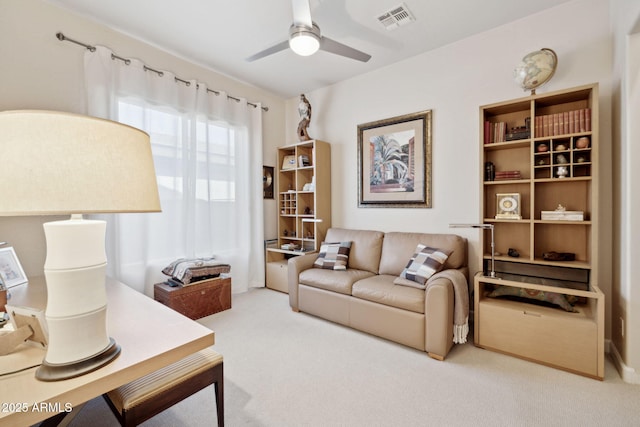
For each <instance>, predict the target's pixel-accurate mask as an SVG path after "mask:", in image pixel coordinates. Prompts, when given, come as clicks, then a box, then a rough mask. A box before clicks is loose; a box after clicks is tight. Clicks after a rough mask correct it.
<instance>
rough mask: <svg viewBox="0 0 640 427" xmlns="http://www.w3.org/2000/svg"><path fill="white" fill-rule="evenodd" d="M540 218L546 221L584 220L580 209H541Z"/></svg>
mask: <svg viewBox="0 0 640 427" xmlns="http://www.w3.org/2000/svg"><path fill="white" fill-rule="evenodd" d="M540 219H542V220H547V221H584V212H582V211H558V210H555V211H542V212H541V213H540Z"/></svg>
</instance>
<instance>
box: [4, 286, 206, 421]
mask: <svg viewBox="0 0 640 427" xmlns="http://www.w3.org/2000/svg"><path fill="white" fill-rule="evenodd" d="M11 293H12V298H11V300H10V304H11V305H23V306H29V307H35V308H42V309H44V307H45V305H46V286H45V283H44V278H43V277H40V278H35V279H30V281H29V284H27V285H21V286H17V287H14V288H12V289H11ZM107 300H108V308H107V328H108V329H107V330H108V333H109V336H111V337H112V338H114V339H115V341H116V343H117V344H119V345H120V347H121V348H122V351H121V353H120V355H119V356H118V357H117V358H116V359H115V360H114V361H113V362H111V363H110V364H108V365H106V366H104V367H102V368H100V369H98V370H96V371H94V372H90V373H88V374H86V375H83V376H80V377H77V378H72V379H68V380H63V381H56V382H42V381H39V380H36V378H35V376H34V375H35V369H36V368H31V369H28V370H26V371H23V372H19V373H15V374H10V375H7V376H2V377H0V426H12V427H15V426H29V425H32V424H34V423H37V422H39V421H43V420H45V419H47V418H49V417H52V416H54V415H58V414H59V413H60V412H65V411H67V412H68V411H69V409H71V412H73V410H74V409H72V408H76V407H77V406H78V405H80V404H83V403H85V402H87V401H89V400H91V399H93V398H95V397H98V396H100V395H102V394H103V393H105V392H107V391H110V390H113V389H114V388H117V387H119V386H121V385H123V384H126V383H128V382H131V381H133V380H134V379H137V378H140V377H142V376H144V375H147V374H149V373H151V372H153V371H156V370H158V369H160V368H162V367H164V366H167V365H170V364H171V363H174V362H176V361H178V360H180V359H182V358H184V357H186V356H188V355H189V354H192V353H195V352H197V351H199V350H202V349H204V348H206V347H209V346H211V345H213V343H214V333H213V331H211V330H210V329H208V328H206V327H204V326H202V325H200V324H199V323H197V322H194V321H193V320H191V319H189V318H187V317H185V316H183V315H181V314H179V313H177V312H175V311H173V310H171V309H170V308H168V307H166V306H164V305H162V304H160V303H158V302H156V301H154V300H152V299H150V298H149V297H147V296H145V295H143V294H141V293H139V292H137V291H135V290H133V289H131V288H130V287H128V286H126V285H124V284H122V283H120V282H118V281H116V280H113V279H107ZM37 351H40V352H42V350H39V349H36V348H33V347H27V346H26V344H24V345H22V346H21V347H19V349H18V350H16V352H14V353H13V354H11V355H7V356H0V371H1V372H8V371H12V370H14V369H15V368H14V369H12V368H13V367H14V366H15V365H16V362H17V361H20V360H22V362H24V360H25V359H27V358H28V357H32V358H33V357H34V352H35V356H36V357H37V355H38V353H37ZM42 355H44V353H42ZM34 408H35V409H37V410H34ZM43 408H44V410H38V409H43ZM21 409H26V411H24V412H22V411H21Z"/></svg>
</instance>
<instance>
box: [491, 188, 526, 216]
mask: <svg viewBox="0 0 640 427" xmlns="http://www.w3.org/2000/svg"><path fill="white" fill-rule="evenodd" d="M496 219H510V220H513V219H522V213H521V204H520V193H499V194H496Z"/></svg>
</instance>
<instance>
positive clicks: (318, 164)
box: [266, 140, 331, 292]
mask: <svg viewBox="0 0 640 427" xmlns="http://www.w3.org/2000/svg"><path fill="white" fill-rule="evenodd" d="M277 165H278V166H277V167H278V169H277V177H276V178H277V189H278V190H277V197H278V239H277V243H276V244H275V245H272V247H268V248H267V249H266V251H267V254H266V257H267V268H266V273H267V277H266V284H267V287H268V288H271V289H275V290H278V291H281V292H288V288H287V260H288V258H290V257H292V256H299V255H301V254H305V253H309V252H315V251H317V250H318V249H319V248H320V243H322V239H323V238H324V236H325V234H326V231H327V229H328V228H329V227H331V146H330V145H329V143H327V142H324V141H319V140H310V141H304V142H299V143H297V144H292V145H286V146H284V147H279V148H278V160H277Z"/></svg>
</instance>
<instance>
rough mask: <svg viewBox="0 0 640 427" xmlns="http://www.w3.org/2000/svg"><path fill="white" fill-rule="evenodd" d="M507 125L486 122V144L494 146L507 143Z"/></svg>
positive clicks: (504, 123)
mask: <svg viewBox="0 0 640 427" xmlns="http://www.w3.org/2000/svg"><path fill="white" fill-rule="evenodd" d="M506 135H507V123H506V122H495V123H492V122H490V121H488V120H487V121H486V122H484V143H485V144H493V143H494V142H504V141H506Z"/></svg>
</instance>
